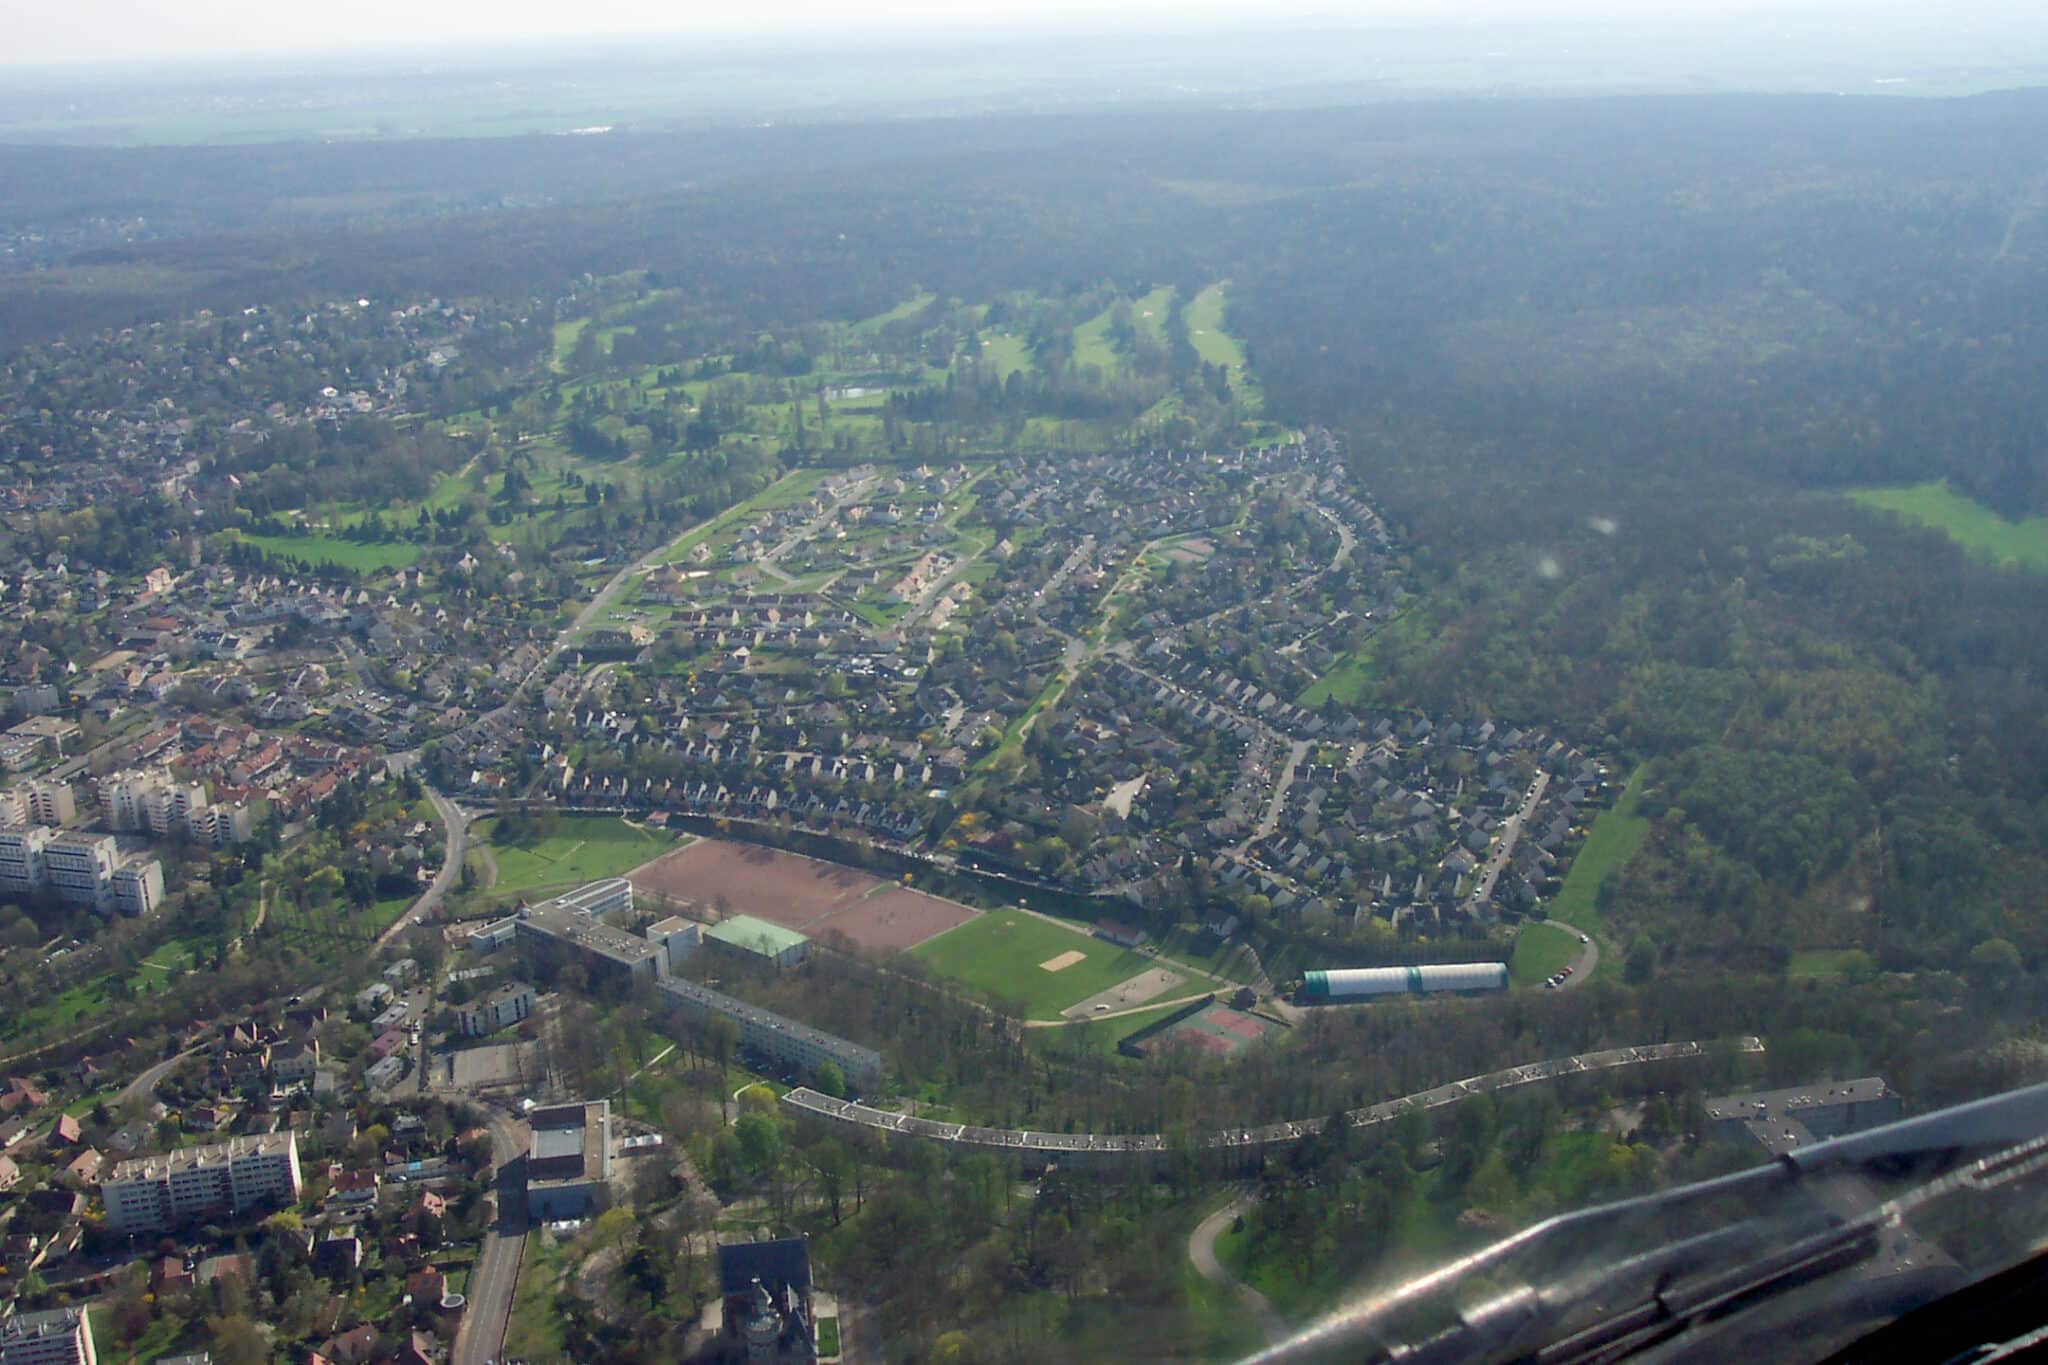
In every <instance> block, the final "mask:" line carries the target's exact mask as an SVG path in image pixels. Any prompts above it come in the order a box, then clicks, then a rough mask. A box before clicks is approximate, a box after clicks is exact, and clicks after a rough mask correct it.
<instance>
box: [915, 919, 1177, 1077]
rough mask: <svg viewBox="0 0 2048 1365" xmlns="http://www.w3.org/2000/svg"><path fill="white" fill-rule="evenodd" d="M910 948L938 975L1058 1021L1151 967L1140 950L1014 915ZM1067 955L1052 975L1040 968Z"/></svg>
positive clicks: (1038, 1016) (981, 921) (1032, 1015)
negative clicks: (1070, 956) (1071, 958)
mask: <svg viewBox="0 0 2048 1365" xmlns="http://www.w3.org/2000/svg"><path fill="white" fill-rule="evenodd" d="M911 951H912V953H913V955H915V956H916V957H919V958H922V959H923V960H924V963H925V965H926V966H928V967H930V968H931V969H932V970H933V971H934V972H937V973H938V974H939V975H941V976H949V977H952V978H953V979H954V980H956V981H960V982H963V983H965V984H966V985H968V986H972V987H973V988H975V989H976V990H979V991H982V992H984V993H986V994H988V995H991V996H994V997H997V998H999V999H1004V1000H1012V1001H1015V1002H1017V1003H1018V1004H1019V1005H1021V1006H1022V1007H1023V1009H1024V1012H1025V1014H1026V1015H1027V1016H1028V1017H1029V1018H1032V1019H1057V1018H1059V1016H1060V1011H1061V1010H1063V1009H1065V1008H1066V1007H1067V1006H1069V1005H1073V1004H1078V1003H1079V1002H1080V1001H1083V1000H1086V999H1087V998H1088V997H1089V996H1091V995H1094V994H1096V993H1098V992H1100V991H1106V990H1108V989H1109V988H1110V987H1111V986H1114V985H1116V984H1118V983H1119V982H1122V981H1126V980H1128V979H1130V978H1131V977H1133V976H1136V975H1137V974H1138V973H1139V972H1142V971H1144V970H1145V969H1146V968H1147V967H1150V966H1153V965H1154V963H1153V960H1152V959H1151V958H1149V957H1146V956H1145V955H1143V954H1142V953H1134V952H1132V951H1131V950H1130V949H1128V948H1119V947H1118V946H1116V945H1115V944H1113V943H1110V942H1108V941H1106V940H1104V939H1099V938H1094V937H1091V936H1090V935H1088V934H1087V933H1085V932H1083V931H1082V930H1079V929H1069V928H1067V927H1066V926H1064V925H1061V924H1056V923H1053V922H1052V921H1050V920H1045V919H1041V918H1039V917H1038V916H1036V915H1027V914H1025V913H1024V912H1022V911H1020V910H997V911H994V912H992V913H990V914H986V915H981V916H978V917H976V918H974V919H971V920H969V921H968V922H967V923H965V924H963V925H961V926H959V927H958V928H956V929H950V930H948V931H947V932H945V933H943V934H941V935H939V936H938V937H937V938H935V939H930V940H927V941H926V942H924V943H922V944H920V945H919V946H918V947H916V948H914V949H912V950H911ZM1066 953H1080V954H1081V958H1080V959H1079V960H1078V961H1075V962H1073V963H1072V964H1071V965H1069V966H1066V967H1063V968H1061V969H1060V970H1059V971H1047V970H1046V969H1045V968H1044V967H1043V966H1041V965H1040V964H1041V963H1045V962H1049V961H1052V960H1054V959H1056V958H1059V957H1060V956H1061V955H1062V954H1066ZM1126 1031H1128V1030H1126ZM1118 1036H1121V1035H1118ZM1114 1042H1115V1039H1114V1038H1112V1039H1111V1043H1112V1045H1114Z"/></svg>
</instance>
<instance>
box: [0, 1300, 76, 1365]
mask: <svg viewBox="0 0 2048 1365" xmlns="http://www.w3.org/2000/svg"><path fill="white" fill-rule="evenodd" d="M0 1365H99V1355H98V1353H97V1352H96V1351H94V1349H93V1344H92V1318H91V1317H90V1316H89V1315H88V1314H87V1313H86V1311H85V1308H84V1307H83V1306H78V1307H72V1308H52V1309H50V1310H49V1311H47V1312H43V1313H15V1314H13V1315H11V1316H10V1317H8V1319H7V1320H6V1321H5V1322H0Z"/></svg>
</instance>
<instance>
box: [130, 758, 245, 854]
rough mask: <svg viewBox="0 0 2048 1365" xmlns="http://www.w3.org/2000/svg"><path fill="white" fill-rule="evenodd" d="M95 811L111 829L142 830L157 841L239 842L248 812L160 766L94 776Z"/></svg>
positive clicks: (221, 844) (241, 839)
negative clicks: (220, 801)
mask: <svg viewBox="0 0 2048 1365" xmlns="http://www.w3.org/2000/svg"><path fill="white" fill-rule="evenodd" d="M98 795H99V802H100V811H101V813H102V815H103V817H104V818H105V820H106V823H107V826H108V827H109V828H110V829H116V830H147V831H149V833H150V834H152V835H154V836H155V837H157V838H159V839H172V838H186V839H190V840H192V841H193V842H194V843H201V844H212V845H213V846H214V847H216V848H219V847H222V846H224V845H226V844H231V843H237V844H238V843H242V842H244V841H245V840H247V839H248V837H249V812H248V809H247V808H246V807H242V806H218V805H215V804H213V802H211V801H210V800H209V799H208V798H207V791H206V787H205V786H204V784H202V783H198V782H180V781H177V780H176V779H175V778H173V777H172V776H171V775H170V774H169V773H167V772H164V771H161V770H147V771H140V772H138V771H135V770H133V769H130V770H128V771H126V772H118V773H108V774H107V775H106V776H105V777H102V778H101V779H100V780H99V787H98Z"/></svg>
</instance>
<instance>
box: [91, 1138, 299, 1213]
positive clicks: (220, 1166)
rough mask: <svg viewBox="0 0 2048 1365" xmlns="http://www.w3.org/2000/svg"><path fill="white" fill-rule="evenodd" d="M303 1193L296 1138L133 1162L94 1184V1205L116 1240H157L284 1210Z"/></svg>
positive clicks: (234, 1142)
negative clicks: (202, 1225)
mask: <svg viewBox="0 0 2048 1365" xmlns="http://www.w3.org/2000/svg"><path fill="white" fill-rule="evenodd" d="M301 1187H302V1184H301V1179H300V1174H299V1139H298V1136H297V1134H295V1133H291V1132H283V1133H265V1134H262V1135H260V1136H255V1137H239V1138H231V1139H229V1140H228V1141H226V1142H222V1143H216V1144H215V1145H213V1146H210V1147H185V1148H181V1149H180V1150H178V1151H175V1152H166V1153H164V1154H163V1155H161V1156H139V1157H134V1158H131V1159H130V1160H127V1161H124V1162H122V1163H121V1164H120V1165H118V1166H116V1167H115V1168H114V1173H113V1175H112V1176H110V1177H109V1178H108V1179H106V1180H103V1181H101V1182H100V1199H101V1201H102V1202H103V1203H105V1205H106V1206H107V1226H108V1227H109V1228H111V1229H112V1230H114V1231H115V1232H131V1233H132V1232H161V1231H164V1230H165V1229H168V1228H172V1227H175V1226H177V1225H178V1224H180V1223H184V1222H187V1221H189V1220H192V1219H196V1218H202V1217H212V1216H215V1215H218V1214H223V1213H230V1214H240V1213H246V1212H248V1211H249V1210H251V1209H254V1208H264V1207H277V1206H282V1205H285V1204H289V1203H291V1202H292V1201H294V1200H296V1199H297V1198H298V1197H299V1191H300V1189H301Z"/></svg>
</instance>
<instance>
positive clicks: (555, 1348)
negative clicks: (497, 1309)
mask: <svg viewBox="0 0 2048 1365" xmlns="http://www.w3.org/2000/svg"><path fill="white" fill-rule="evenodd" d="M550 1240H551V1239H550V1238H547V1237H545V1236H542V1235H541V1234H539V1233H534V1234H533V1235H531V1236H529V1237H528V1238H527V1239H526V1257H525V1259H524V1260H523V1261H521V1262H520V1265H519V1285H518V1287H517V1288H516V1289H514V1290H513V1291H512V1318H511V1321H510V1322H508V1323H507V1324H506V1325H505V1356H506V1358H507V1359H509V1360H563V1359H566V1358H567V1357H566V1356H564V1355H563V1351H564V1350H565V1349H566V1347H567V1337H568V1324H567V1323H566V1322H565V1321H564V1320H563V1318H562V1310H561V1309H559V1308H558V1307H556V1306H555V1285H556V1282H557V1281H558V1280H559V1279H560V1278H561V1273H562V1262H561V1254H560V1253H559V1252H558V1251H557V1250H556V1249H555V1248H554V1247H553V1246H551V1245H549V1242H550Z"/></svg>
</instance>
